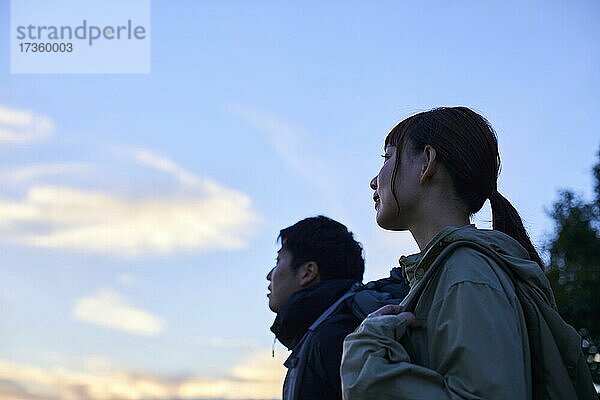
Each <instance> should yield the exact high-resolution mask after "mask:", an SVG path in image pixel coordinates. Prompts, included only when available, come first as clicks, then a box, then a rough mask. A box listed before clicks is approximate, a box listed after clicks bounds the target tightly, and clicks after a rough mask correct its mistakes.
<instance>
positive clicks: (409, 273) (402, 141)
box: [341, 107, 591, 400]
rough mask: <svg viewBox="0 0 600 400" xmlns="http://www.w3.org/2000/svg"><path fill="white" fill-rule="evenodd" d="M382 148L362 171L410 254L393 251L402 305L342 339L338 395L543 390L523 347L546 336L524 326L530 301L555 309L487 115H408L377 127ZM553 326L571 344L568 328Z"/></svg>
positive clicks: (496, 395)
mask: <svg viewBox="0 0 600 400" xmlns="http://www.w3.org/2000/svg"><path fill="white" fill-rule="evenodd" d="M383 157H384V164H383V166H382V168H381V170H380V171H379V174H378V175H377V176H376V177H375V178H373V180H372V181H371V187H372V188H373V190H374V191H375V192H374V194H373V199H374V201H375V209H376V212H377V217H376V219H377V223H378V224H379V226H381V227H382V228H384V229H387V230H393V231H402V230H409V231H410V232H411V233H412V235H413V237H414V239H415V240H416V242H417V244H418V245H419V249H420V250H421V252H420V253H418V254H415V255H412V256H409V257H402V258H401V259H400V264H401V266H402V267H403V268H404V272H405V275H406V277H407V278H408V280H409V284H410V286H411V292H410V293H409V295H408V297H407V299H405V301H404V302H403V304H402V305H401V306H386V307H383V308H382V309H380V310H378V311H376V312H375V313H373V314H372V315H370V316H369V317H368V318H367V319H365V321H364V322H363V323H362V324H361V326H359V328H358V329H357V330H356V331H355V332H354V333H353V334H351V335H350V336H348V338H347V339H346V341H345V343H344V356H343V359H342V368H341V373H342V389H343V395H344V398H345V399H351V400H352V399H361V400H364V399H467V398H468V399H530V398H532V396H533V397H534V398H539V397H544V396H547V395H548V394H547V392H543V390H545V389H543V388H542V389H543V390H540V382H542V383H541V385H545V383H544V381H543V377H542V378H540V376H542V375H543V373H542V374H541V373H540V371H541V369H539V368H538V369H536V368H532V363H533V364H536V363H537V362H538V358H536V357H538V356H539V354H537V353H536V352H535V351H534V352H533V353H531V349H532V347H531V346H535V348H536V349H537V348H539V346H540V344H539V343H538V342H540V343H542V342H543V343H546V342H547V339H548V334H547V332H546V331H544V332H542V334H539V332H537V333H536V334H537V335H538V336H535V335H534V336H531V335H533V334H532V333H531V332H528V325H530V324H531V322H530V316H531V315H534V317H535V318H538V315H537V314H535V313H536V311H531V310H533V309H535V307H538V308H539V307H542V308H544V309H548V310H550V312H553V313H554V314H556V312H555V306H554V299H553V296H552V291H551V289H550V286H549V284H548V281H547V279H546V278H545V276H544V274H543V266H542V261H541V259H540V256H539V255H538V253H537V252H536V250H535V248H534V247H533V245H532V243H531V241H530V239H529V237H528V235H527V233H526V231H525V229H524V227H523V224H522V222H521V218H520V217H519V214H518V213H517V211H516V210H515V209H514V208H513V206H512V205H511V204H510V202H509V201H508V200H507V199H506V198H504V197H503V196H502V195H501V194H500V193H499V192H498V188H497V177H498V173H499V170H500V157H499V154H498V143H497V139H496V135H495V133H494V130H493V129H492V127H491V126H490V124H489V123H488V121H487V120H486V119H485V118H483V117H482V116H481V115H479V114H477V113H475V112H474V111H472V110H470V109H468V108H465V107H452V108H437V109H433V110H431V111H427V112H423V113H419V114H416V115H413V116H411V117H409V118H407V119H406V120H404V121H402V122H400V123H399V124H398V125H397V126H396V127H395V128H394V129H393V130H392V131H391V132H390V133H389V134H388V136H387V138H386V139H385V154H384V155H383ZM487 199H489V200H490V203H491V207H492V217H493V228H494V229H493V230H479V229H477V228H475V227H474V226H473V225H469V223H470V216H471V215H473V214H474V213H476V212H477V211H479V210H480V209H481V207H482V206H483V204H484V202H485V201H486V200H487ZM517 282H519V283H517ZM523 282H524V283H523ZM523 287H526V288H525V289H523ZM524 291H525V292H527V291H529V292H528V293H529V298H527V295H523V293H524ZM526 294H527V293H526ZM523 296H525V297H523ZM532 296H533V297H534V298H533V300H532ZM524 301H525V303H526V304H525V305H523V302H524ZM530 301H533V303H536V302H537V303H536V304H534V306H532V307H533V308H527V307H529V304H530V303H529V302H530ZM533 303H532V304H533ZM403 306H405V307H407V308H405V307H403ZM403 309H405V310H406V311H404V312H402V311H403ZM524 310H525V311H524ZM409 311H410V312H409ZM530 311H531V312H530ZM556 315H558V314H556ZM558 319H559V320H560V318H558ZM537 321H539V318H538V320H537ZM560 323H561V324H563V325H564V323H563V322H562V320H560ZM561 329H562V331H561V333H563V331H564V332H566V333H565V335H566V336H567V337H569V339H570V340H571V342H570V343H575V345H576V346H577V343H578V342H577V340H578V339H577V335H576V334H574V332H571V330H569V331H568V332H567V330H568V329H570V328H564V329H563V328H562V325H561ZM542 331H543V329H542ZM544 334H546V336H543V335H544ZM540 335H541V336H543V338H542V339H540V338H539V337H540ZM569 335H570V336H569ZM573 335H574V336H573ZM550 336H551V335H550ZM532 338H533V339H532ZM544 351H545V350H544ZM571 353H573V351H571ZM579 353H580V352H579ZM532 354H533V357H532V356H531V355H532ZM557 354H559V356H558V357H559V358H558V359H559V360H560V354H561V353H560V352H559V353H557ZM574 358H575V359H577V360H578V361H577V362H580V361H581V359H580V355H579V354H576V355H575V356H574ZM532 360H533V361H532ZM536 365H537V364H536ZM579 365H581V364H579ZM543 367H548V366H546V365H542V369H543ZM584 367H585V362H584ZM553 368H555V367H554V366H550V367H549V368H548V369H553ZM562 369H564V370H566V368H562ZM543 372H546V370H544V371H543ZM561 373H562V372H561ZM588 374H589V373H588ZM540 379H542V381H540ZM556 379H558V380H560V381H559V382H554V384H556V385H559V386H561V387H560V388H558V390H559V391H561V390H563V389H562V387H565V388H566V389H564V391H565V393H564V395H565V396H568V398H576V397H577V395H576V394H575V393H580V392H577V391H576V389H573V388H572V387H573V385H572V384H571V382H570V380H569V375H568V374H567V373H564V374H563V375H560V376H559V378H556ZM590 382H591V381H590ZM569 387H570V388H569ZM553 390H556V388H553ZM587 390H588V387H587V386H586V388H585V390H584V391H587ZM586 393H591V392H589V391H587V392H586ZM572 394H574V396H575V397H573V396H572Z"/></svg>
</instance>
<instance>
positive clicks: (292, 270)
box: [267, 216, 365, 400]
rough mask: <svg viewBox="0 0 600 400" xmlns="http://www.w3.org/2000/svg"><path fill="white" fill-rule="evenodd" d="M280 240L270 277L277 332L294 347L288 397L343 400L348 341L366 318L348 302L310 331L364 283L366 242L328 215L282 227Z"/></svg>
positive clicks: (288, 399) (287, 380)
mask: <svg viewBox="0 0 600 400" xmlns="http://www.w3.org/2000/svg"><path fill="white" fill-rule="evenodd" d="M278 239H279V241H280V243H281V249H280V250H279V251H278V252H277V264H276V265H275V267H274V268H273V269H272V270H271V271H270V272H269V274H268V275H267V280H268V281H269V282H270V284H269V294H268V298H269V308H270V309H271V310H272V311H273V312H275V313H277V316H276V318H275V322H274V323H273V326H272V327H271V331H273V333H275V336H276V337H277V339H278V340H279V341H280V342H281V343H282V344H283V345H285V346H286V347H287V348H288V349H290V350H292V354H291V355H290V357H289V358H288V359H287V361H286V362H285V366H286V367H287V368H288V373H287V375H286V378H285V382H284V385H283V400H303V399H311V400H319V399H323V400H324V399H327V400H329V399H341V398H342V392H341V383H340V362H341V356H342V343H343V341H344V338H345V337H346V335H348V334H349V333H351V332H353V331H354V329H355V328H356V327H357V326H358V324H359V323H360V321H359V320H358V319H357V318H356V317H355V316H354V315H353V314H352V313H350V311H349V310H347V309H345V307H344V306H343V305H342V306H341V308H340V309H339V310H337V311H336V312H335V313H333V314H332V315H331V316H330V317H329V318H327V319H325V320H324V321H323V322H322V323H320V325H318V326H317V327H316V328H314V329H313V330H312V333H311V334H310V335H307V331H308V330H309V327H310V326H311V325H312V324H313V323H314V322H315V321H316V320H317V319H318V318H319V317H320V316H321V315H322V314H323V312H324V311H325V310H327V309H328V308H329V307H330V306H331V305H332V304H334V303H335V302H336V300H338V299H339V298H340V297H341V296H342V295H343V294H344V293H346V292H347V291H348V289H350V287H351V286H352V285H353V284H354V283H356V282H358V281H362V277H363V273H364V269H365V264H364V259H363V257H362V246H361V245H360V243H358V242H357V241H356V240H354V237H353V235H352V233H351V232H349V231H348V229H347V228H346V227H345V226H344V225H342V224H340V223H339V222H336V221H334V220H332V219H330V218H327V217H324V216H318V217H312V218H306V219H304V220H302V221H300V222H297V223H296V224H294V225H292V226H290V227H288V228H285V229H282V230H281V231H280V232H279V238H278ZM305 335H306V336H305Z"/></svg>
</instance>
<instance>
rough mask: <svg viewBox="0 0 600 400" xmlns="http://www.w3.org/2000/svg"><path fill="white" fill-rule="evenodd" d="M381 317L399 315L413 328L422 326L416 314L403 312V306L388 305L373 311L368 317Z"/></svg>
mask: <svg viewBox="0 0 600 400" xmlns="http://www.w3.org/2000/svg"><path fill="white" fill-rule="evenodd" d="M381 315H398V316H399V317H402V318H404V319H405V320H406V323H407V325H408V326H409V327H411V328H418V327H420V326H421V324H420V323H419V321H417V317H415V314H413V313H411V312H409V311H402V306H400V305H395V304H388V305H386V306H383V307H381V308H380V309H379V310H377V311H373V312H372V313H371V314H369V315H368V317H379V316H381Z"/></svg>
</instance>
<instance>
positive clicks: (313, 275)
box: [297, 261, 321, 288]
mask: <svg viewBox="0 0 600 400" xmlns="http://www.w3.org/2000/svg"><path fill="white" fill-rule="evenodd" d="M297 276H298V279H299V283H300V286H301V287H303V288H305V287H308V286H311V285H313V284H315V283H319V282H320V281H321V275H320V274H319V265H318V264H317V263H316V262H314V261H308V262H305V263H304V264H302V265H301V266H300V267H298V275H297Z"/></svg>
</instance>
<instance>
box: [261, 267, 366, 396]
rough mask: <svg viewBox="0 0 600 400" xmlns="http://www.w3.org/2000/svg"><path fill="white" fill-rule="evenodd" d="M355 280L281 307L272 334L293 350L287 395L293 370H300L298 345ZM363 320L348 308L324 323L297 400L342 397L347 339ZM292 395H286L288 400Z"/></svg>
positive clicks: (329, 284) (313, 290) (307, 292)
mask: <svg viewBox="0 0 600 400" xmlns="http://www.w3.org/2000/svg"><path fill="white" fill-rule="evenodd" d="M354 282H355V281H354V280H348V279H339V280H338V279H332V280H326V281H323V282H320V283H318V284H317V285H315V286H311V287H310V288H308V289H304V290H301V291H298V292H296V293H294V294H293V295H292V296H291V297H290V299H289V300H288V301H287V302H286V303H285V304H284V305H283V306H282V307H281V310H280V311H279V313H278V314H277V317H276V318H275V322H274V323H273V326H272V327H271V331H272V332H273V333H275V336H276V337H277V339H278V340H279V341H280V342H281V343H282V344H283V345H284V346H286V347H287V348H288V349H289V350H292V354H291V355H290V357H289V358H288V360H287V361H286V362H285V365H286V367H288V374H287V376H286V381H285V383H284V387H283V393H284V394H286V393H288V392H289V390H287V391H286V389H289V385H290V381H289V380H290V373H291V371H292V368H297V367H299V365H297V364H296V362H297V361H298V360H297V358H298V350H299V348H300V346H299V345H298V344H299V342H300V341H301V339H302V338H303V336H304V335H305V334H306V332H307V330H308V328H309V327H310V326H311V324H312V323H313V322H314V321H315V320H316V319H317V318H319V316H320V315H321V314H322V313H323V312H324V311H325V310H326V309H327V308H328V307H329V306H330V305H332V304H333V303H334V302H335V301H336V300H337V299H338V298H339V297H340V296H342V295H343V294H344V293H345V292H347V291H348V289H350V287H351V286H352V284H353V283H354ZM359 323H360V321H359V320H358V319H357V318H356V317H355V316H354V315H352V314H351V313H350V312H349V311H348V310H345V309H344V308H343V309H342V310H340V311H338V312H336V313H335V314H334V315H332V316H331V317H330V318H329V319H327V320H325V321H324V322H323V323H322V324H320V325H319V326H318V327H317V328H316V329H315V331H314V332H313V334H312V335H311V340H310V343H309V344H308V345H307V348H306V351H307V357H306V359H305V363H303V364H304V365H303V367H302V368H301V369H302V371H295V372H300V376H301V378H300V382H298V383H297V384H299V391H298V392H297V393H298V396H297V397H296V398H295V399H294V400H303V399H311V400H325V399H327V400H333V399H340V400H341V398H342V392H341V382H340V362H341V358H342V343H343V342H344V338H345V337H346V336H347V335H348V334H349V333H351V332H352V331H354V329H355V328H356V327H357V326H358V324H359ZM286 397H288V398H289V394H287V395H284V399H285V398H286Z"/></svg>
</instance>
